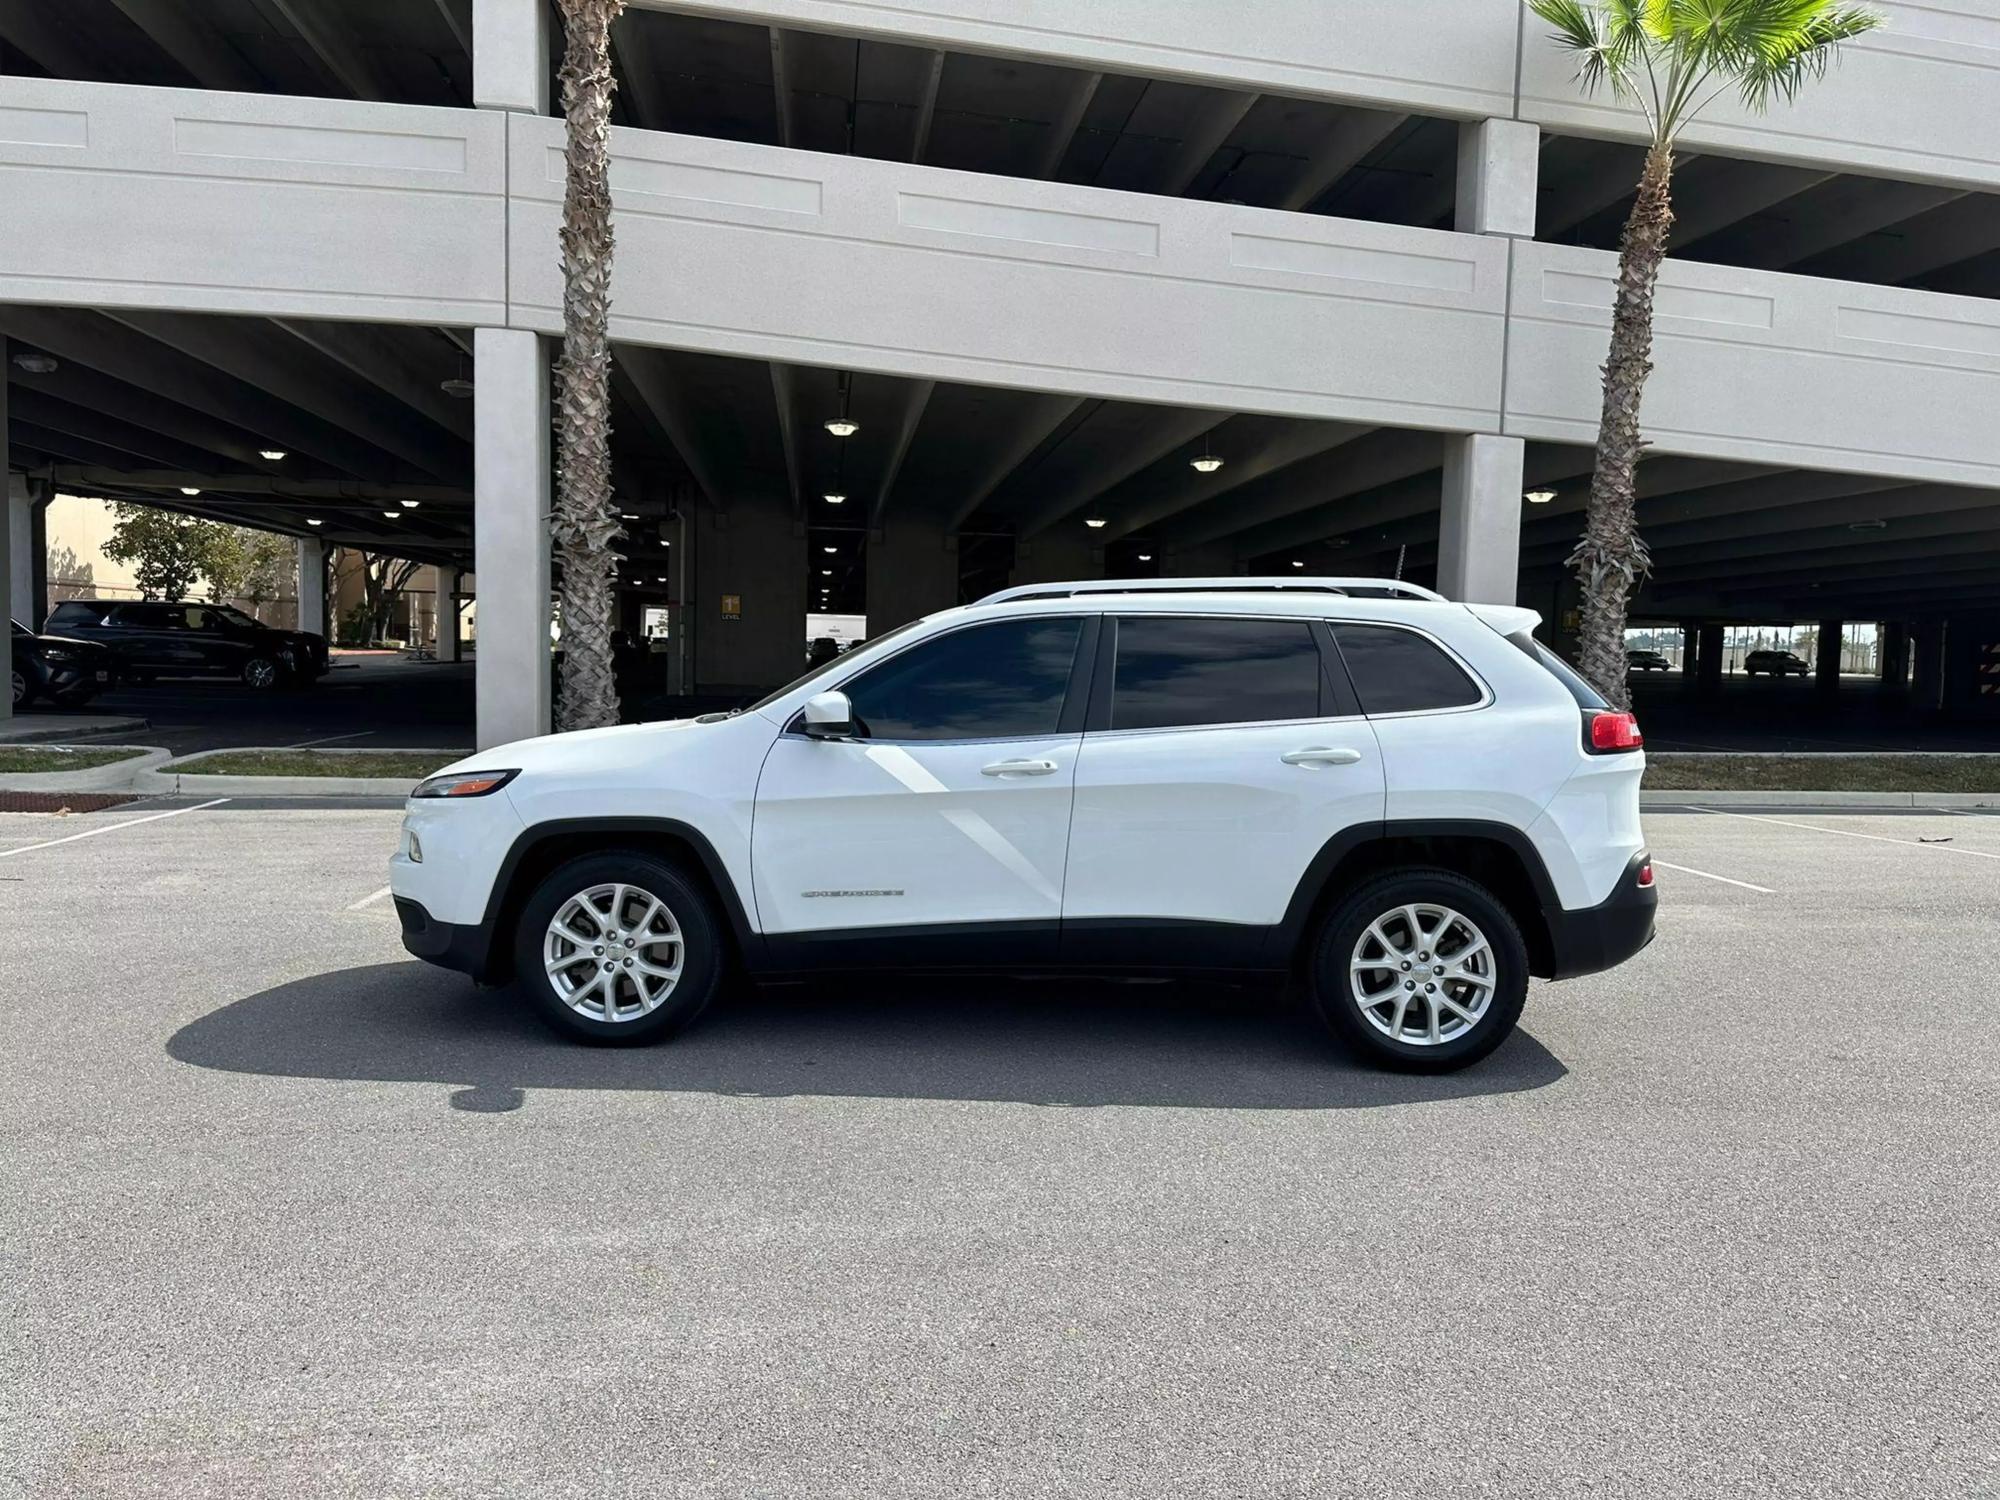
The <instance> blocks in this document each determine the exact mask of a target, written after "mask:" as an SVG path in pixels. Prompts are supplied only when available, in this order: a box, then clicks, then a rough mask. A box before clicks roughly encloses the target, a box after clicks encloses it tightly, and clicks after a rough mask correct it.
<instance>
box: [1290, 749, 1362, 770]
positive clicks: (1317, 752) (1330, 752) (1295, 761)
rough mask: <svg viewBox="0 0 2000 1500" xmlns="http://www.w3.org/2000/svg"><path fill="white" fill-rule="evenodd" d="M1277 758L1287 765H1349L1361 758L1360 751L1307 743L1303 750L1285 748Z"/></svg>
mask: <svg viewBox="0 0 2000 1500" xmlns="http://www.w3.org/2000/svg"><path fill="white" fill-rule="evenodd" d="M1279 759H1281V760H1283V761H1284V763H1285V764H1286V765H1288V766H1351V765H1354V764H1355V763H1356V762H1357V761H1359V760H1360V759H1361V752H1360V751H1359V750H1348V749H1345V748H1341V749H1335V748H1330V747H1328V746H1326V745H1308V746H1307V747H1306V748H1305V749H1303V750H1287V751H1286V752H1285V753H1284V754H1283V755H1282V756H1280V757H1279Z"/></svg>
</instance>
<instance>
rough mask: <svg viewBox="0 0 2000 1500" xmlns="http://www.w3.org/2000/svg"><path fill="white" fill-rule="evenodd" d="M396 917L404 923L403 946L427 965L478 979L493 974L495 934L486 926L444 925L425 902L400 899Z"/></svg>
mask: <svg viewBox="0 0 2000 1500" xmlns="http://www.w3.org/2000/svg"><path fill="white" fill-rule="evenodd" d="M394 899H395V902H396V917H397V920H398V921H400V922H401V923H402V924H403V946H404V947H405V948H406V949H408V950H409V951H410V952H411V953H412V954H414V955H415V956H416V957H418V958H421V959H422V960H423V961H424V962H425V963H431V964H436V965H438V966H439V967H440V968H445V969H456V970H457V971H458V972H459V973H461V974H470V975H471V976H472V977H473V978H474V979H482V980H483V979H486V978H487V977H488V976H489V975H490V973H491V972H492V962H491V959H492V952H493V932H492V929H491V928H489V927H487V926H486V925H485V924H484V923H480V924H477V925H468V924H465V923H461V922H440V921H438V920H437V918H435V917H433V916H432V915H431V914H430V913H429V912H428V911H426V910H424V907H423V903H421V902H418V901H412V900H411V899H410V898H409V897H407V896H397V897H395V898H394Z"/></svg>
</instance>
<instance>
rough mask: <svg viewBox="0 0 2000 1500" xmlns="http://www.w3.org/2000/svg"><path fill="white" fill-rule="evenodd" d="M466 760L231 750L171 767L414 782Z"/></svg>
mask: <svg viewBox="0 0 2000 1500" xmlns="http://www.w3.org/2000/svg"><path fill="white" fill-rule="evenodd" d="M463 759H464V757H463V756H462V755H458V754H447V755H438V754H431V753H427V752H425V751H422V750H365V751H358V752H356V753H355V754H352V755H328V754H327V753H326V752H325V751H324V750H231V751H229V752H227V753H226V754H222V755H209V756H204V757H203V758H202V759H200V760H196V761H190V762H188V763H187V764H186V765H178V766H174V767H172V769H173V770H175V771H178V772H179V773H180V774H181V775H183V776H350V777H364V776H382V777H399V778H402V779H405V780H412V781H414V780H416V779H418V778H419V777H424V776H428V775H430V774H431V772H433V771H435V770H437V769H438V768H439V767H440V766H448V765H450V764H451V763H452V762H453V761H455V760H463Z"/></svg>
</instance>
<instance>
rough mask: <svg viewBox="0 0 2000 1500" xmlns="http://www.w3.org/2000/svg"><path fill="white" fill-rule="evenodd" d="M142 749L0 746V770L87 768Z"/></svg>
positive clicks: (24, 771)
mask: <svg viewBox="0 0 2000 1500" xmlns="http://www.w3.org/2000/svg"><path fill="white" fill-rule="evenodd" d="M145 753H146V752H145V751H143V750H129V749H128V750H65V749H63V748H62V747H61V746H54V745H0V773H7V774H26V775H33V774H34V773H36V772H40V771H88V770H92V769H94V768H95V767H97V766H108V765H111V764H113V763H114V762H116V761H121V760H130V759H131V758H132V757H133V756H135V755H144V754H145Z"/></svg>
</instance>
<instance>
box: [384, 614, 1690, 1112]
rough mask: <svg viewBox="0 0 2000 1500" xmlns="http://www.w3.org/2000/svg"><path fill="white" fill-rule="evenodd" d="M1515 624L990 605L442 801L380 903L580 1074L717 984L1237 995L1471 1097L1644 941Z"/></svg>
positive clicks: (1595, 774) (433, 804) (1598, 703)
mask: <svg viewBox="0 0 2000 1500" xmlns="http://www.w3.org/2000/svg"><path fill="white" fill-rule="evenodd" d="M1350 590H1352V591H1353V592H1350ZM1385 596H1386V597H1385ZM1536 623H1537V616H1536V615H1535V614H1534V612H1533V611H1531V610H1526V609H1516V608H1513V607H1511V606H1501V605H1490V604H1453V603H1449V602H1447V601H1446V600H1444V599H1442V598H1440V597H1439V596H1438V595H1436V594H1434V593H1431V592H1430V591H1429V590H1427V589H1419V588H1416V587H1414V586H1412V585H1409V584H1403V583H1393V584H1392V583H1385V582H1383V581H1382V580H1379V579H1357V580H1345V579H1298V578H1287V579H1277V580H1274V579H1262V580H1259V579H1244V578H1216V579H1200V580H1185V579H1177V580H1174V581H1173V582H1172V583H1171V584H1159V585H1152V586H1148V585H1147V584H1145V583H1142V582H1133V581H1125V582H1116V583H1067V584H1065V583H1052V584H1039V585H1029V586H1026V587H1023V588H1017V589H1011V590H1008V591H1006V592H1003V593H1000V594H996V595H994V596H992V597H991V598H989V599H985V600H982V601H981V602H980V603H978V604H976V605H971V606H968V607H965V608H959V609H949V610H945V611H943V612H942V613H939V614H935V615H932V616H930V617H929V618H927V619H923V620H919V621H916V622H913V623H911V624H909V625H905V626H901V627H899V628H897V629H895V630H891V631H887V632H885V633H884V634H882V635H880V636H877V637H876V638H875V639H874V640H872V641H870V642H869V643H868V645H867V647H866V648H865V649H863V650H861V651H859V652H855V653H851V654H849V655H845V656H839V657H835V658H834V659H833V660H832V661H830V662H828V663H826V664H825V665H824V666H821V667H819V668H818V669H816V670H815V671H813V672H809V673H808V674H807V675H806V676H805V677H803V678H801V679H800V680H799V681H797V682H795V683H793V684H792V685H791V686H789V687H786V688H781V689H779V690H778V691H777V692H775V693H773V694H771V695H770V696H769V697H768V698H765V699H764V700H763V701H762V702H760V703H757V704H754V705H752V706H751V707H750V708H748V709H745V710H742V711H739V712H736V713H731V714H706V715H703V716H702V717H701V718H698V719H685V720H680V721H677V722H670V723H663V724H633V725H624V726H621V727H618V728H613V729H593V730H586V731H583V732H581V733H576V734H558V735H551V736H548V737H546V738H543V739H536V740H526V741H522V742H520V743H517V744H512V745H501V746H497V747H495V748H492V749H489V750H483V751H481V752H480V753H479V754H477V755H475V756H472V757H471V758H469V759H467V760H464V761H461V762H459V763H458V764H456V765H454V766H449V767H447V768H446V769H445V770H443V771H442V772H440V773H438V774H437V775H435V776H432V777H431V778H429V779H428V780H426V781H425V782H424V783H423V784H422V785H421V786H419V787H418V788H417V789H416V791H415V793H414V795H413V796H412V797H411V799H410V802H409V806H408V811H407V815H406V817H405V819H404V824H403V830H402V837H401V839H400V841H399V845H398V849H397V852H396V854H395V857H394V859H393V860H392V862H391V864H390V885H391V888H392V890H393V892H394V895H395V902H396V910H397V913H398V915H399V916H400V918H401V920H402V927H403V943H404V946H405V947H407V948H408V949H409V950H410V952H412V953H414V954H416V955H417V956H418V957H420V958H424V959H428V960H429V961H430V962H432V963H436V964H443V965H445V966H447V967H451V968H456V969H462V970H465V971H467V972H469V973H471V974H473V975H475V976H478V977H480V978H483V979H492V980H501V979H504V978H507V977H509V976H516V977H518V978H519V980H520V981H521V984H522V985H523V987H524V988H525V990H526V992H527V995H528V997H529V999H530V1001H531V1003H533V1004H534V1005H535V1006H536V1007H537V1008H538V1009H539V1010H540V1011H541V1012H542V1013H543V1014H544V1015H545V1016H546V1017H547V1018H548V1019H549V1020H550V1021H552V1022H553V1023H554V1024H555V1025H557V1026H558V1027H560V1028H561V1029H563V1030H564V1031H566V1032H568V1033H569V1034H571V1035H572V1036H575V1037H578V1038H580V1039H583V1040H587V1041H637V1040H641V1039H644V1038H661V1037H666V1036H669V1035H671V1034H672V1033H673V1032H675V1031H677V1030H679V1029H680V1028H681V1027H683V1026H685V1025H687V1024H688V1023H689V1022H690V1021H692V1020H693V1019H694V1018H695V1016H696V1015H698V1014H699V1013H700V1012H701V1010H702V1008H703V1007H704V1006H706V1005H707V1004H708V1002H709V1000H710V998H711V997H712V996H713V995H714V994H715V992H716V990H717V988H718V986H719V985H721V984H722V983H723V981H724V978H725V976H727V975H730V974H734V973H748V974H752V975H757V974H778V975H788V974H798V973H807V972H813V971H818V970H827V969H857V968H860V969H867V968H877V969H880V968H887V969H893V970H910V969H930V968H941V969H971V970H979V971H987V970H992V969H1029V970H1059V971H1069V972H1075V971H1091V970H1121V969H1122V970H1141V971H1146V970H1150V971H1155V972H1161V971H1164V972H1167V973H1192V972H1203V971H1207V972H1211V973H1230V972H1248V973H1253V974H1258V973H1261V974H1264V975H1266V976H1269V977H1270V978H1271V979H1273V980H1276V979H1278V978H1280V977H1281V976H1285V975H1291V974H1296V975H1297V976H1299V977H1300V978H1301V979H1302V980H1304V981H1305V983H1306V986H1307V988H1308V989H1309V991H1310V993H1311V995H1312V997H1313V1000H1314V1003H1315V1006H1316V1008H1317V1009H1318V1011H1319V1014H1320V1016H1321V1018H1322V1019H1323V1020H1324V1021H1325V1023H1326V1024H1327V1026H1328V1027H1329V1028H1331V1029H1332V1030H1333V1031H1334V1033H1335V1034H1336V1035H1338V1036H1340V1037H1341V1038H1343V1039H1344V1040H1345V1041H1346V1042H1347V1043H1348V1044H1349V1045H1350V1046H1351V1047H1352V1048H1353V1049H1354V1050H1355V1051H1356V1052H1358V1053H1359V1054H1361V1055H1362V1056H1363V1057H1365V1058H1367V1059H1369V1060H1371V1061H1373V1062H1375V1063H1378V1064H1381V1065H1384V1066H1388V1067H1396V1068H1409V1069H1417V1070H1422V1071H1428V1072H1439V1071H1445V1070H1448V1069H1452V1068H1461V1067H1464V1066H1466V1065H1467V1064H1469V1063H1471V1062H1474V1061H1476V1060H1477V1059H1479V1058H1481V1057H1484V1056H1485V1055H1486V1054H1487V1053H1489V1052H1491V1051H1492V1050H1493V1048H1495V1047H1496V1046H1498V1045H1499V1044H1500V1043H1501V1042H1502V1041H1503V1040H1504V1039H1505V1038H1506V1036H1507V1034H1508V1033H1509V1032H1510V1031H1512V1030H1513V1028H1514V1024H1515V1020H1516V1018H1517V1017H1518V1016H1519V1015H1520V1013H1521V1005H1522V1002H1523V1000H1524V999H1525V998H1526V996H1527V987H1528V977H1529V976H1530V975H1531V974H1533V975H1540V976H1542V977H1544V978H1567V977H1569V976H1571V975H1576V974H1589V973H1593V972H1595V971H1597V970H1600V969H1606V968H1609V967H1611V966H1612V965H1613V964H1617V963H1621V962H1623V961H1624V960H1625V959H1627V958H1630V957H1631V956H1632V955H1633V954H1635V953H1637V952H1638V951H1639V950H1640V949H1641V948H1643V947H1644V946H1645V945H1646V943H1647V941H1648V940H1649V939H1650V938H1651V937H1652V935H1653V912H1654V906H1655V903H1656V899H1657V898H1656V894H1655V892H1654V889H1653V871H1652V865H1651V863H1650V861H1649V859H1648V856H1647V851H1646V846H1645V835H1644V833H1643V832H1642V830H1641V828H1640V826H1639V780H1640V776H1641V773H1642V772H1643V770H1644V768H1645V757H1644V754H1643V752H1642V751H1641V750H1640V738H1639V730H1638V724H1637V721H1636V720H1635V719H1634V718H1633V717H1632V715H1631V714H1629V713H1621V712H1617V711H1615V710H1613V709H1611V708H1610V707H1609V706H1608V705H1607V704H1606V703H1605V701H1604V699H1603V698H1602V697H1600V696H1599V695H1598V694H1597V693H1596V692H1595V691H1594V690H1593V689H1592V688H1591V687H1590V686H1589V685H1588V684H1587V683H1585V682H1584V681H1583V680H1582V679H1581V678H1580V677H1578V676H1577V675H1576V673H1574V672H1573V671H1571V670H1570V669H1569V668H1568V667H1567V666H1565V665H1564V664H1563V663H1562V662H1561V661H1560V660H1559V659H1558V658H1557V657H1555V656H1554V655H1553V654H1551V653H1550V652H1549V651H1548V650H1547V649H1546V648H1545V647H1543V646H1542V645H1541V644H1539V643H1538V642H1537V641H1536V640H1535V638H1534V634H1533V632H1534V628H1535V625H1536ZM1607 1024H1615V1025H1629V1024H1632V1023H1631V1020H1630V1018H1629V1017H1626V1018H1623V1019H1618V1020H1610V1021H1607Z"/></svg>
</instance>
